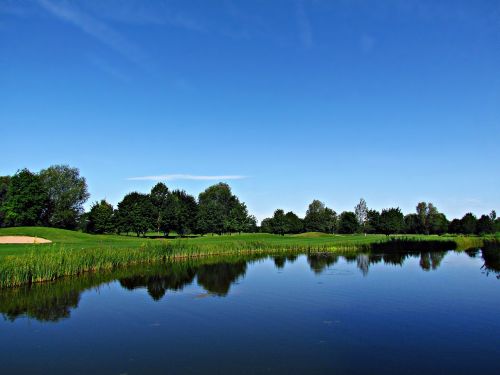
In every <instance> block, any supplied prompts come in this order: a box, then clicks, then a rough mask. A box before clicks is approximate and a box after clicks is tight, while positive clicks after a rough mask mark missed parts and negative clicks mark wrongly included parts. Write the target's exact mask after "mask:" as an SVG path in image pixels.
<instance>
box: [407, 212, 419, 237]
mask: <svg viewBox="0 0 500 375" xmlns="http://www.w3.org/2000/svg"><path fill="white" fill-rule="evenodd" d="M420 223H421V221H420V217H419V216H418V214H408V215H406V216H405V232H406V233H411V234H417V233H420V230H421V224H420Z"/></svg>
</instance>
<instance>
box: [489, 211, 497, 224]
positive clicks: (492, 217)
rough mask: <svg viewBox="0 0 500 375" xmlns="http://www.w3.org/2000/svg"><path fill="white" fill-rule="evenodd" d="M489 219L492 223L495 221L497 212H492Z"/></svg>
mask: <svg viewBox="0 0 500 375" xmlns="http://www.w3.org/2000/svg"><path fill="white" fill-rule="evenodd" d="M489 217H490V219H491V221H495V220H496V219H497V212H496V211H495V210H491V212H490V214H489Z"/></svg>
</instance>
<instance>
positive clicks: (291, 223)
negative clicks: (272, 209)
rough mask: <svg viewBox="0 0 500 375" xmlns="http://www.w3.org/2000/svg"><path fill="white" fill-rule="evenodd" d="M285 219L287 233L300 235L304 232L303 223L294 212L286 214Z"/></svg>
mask: <svg viewBox="0 0 500 375" xmlns="http://www.w3.org/2000/svg"><path fill="white" fill-rule="evenodd" d="M285 218H286V221H287V227H288V231H287V233H301V232H302V231H303V230H304V223H303V222H302V220H301V219H300V218H299V217H298V216H297V215H296V214H295V213H294V212H292V211H289V212H287V213H286V214H285Z"/></svg>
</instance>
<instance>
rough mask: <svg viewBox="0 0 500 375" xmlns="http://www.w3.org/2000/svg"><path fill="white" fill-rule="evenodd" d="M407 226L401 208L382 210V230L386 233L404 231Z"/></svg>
mask: <svg viewBox="0 0 500 375" xmlns="http://www.w3.org/2000/svg"><path fill="white" fill-rule="evenodd" d="M404 228H405V220H404V216H403V214H402V212H401V210H400V209H399V208H389V209H384V210H382V213H381V214H380V231H381V232H382V233H384V234H385V235H387V236H388V235H389V234H397V233H402V232H403V231H404Z"/></svg>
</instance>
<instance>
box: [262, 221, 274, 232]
mask: <svg viewBox="0 0 500 375" xmlns="http://www.w3.org/2000/svg"><path fill="white" fill-rule="evenodd" d="M272 221H273V219H272V218H270V217H268V218H266V219H263V220H262V222H261V223H260V231H261V232H262V233H273V228H272Z"/></svg>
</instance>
